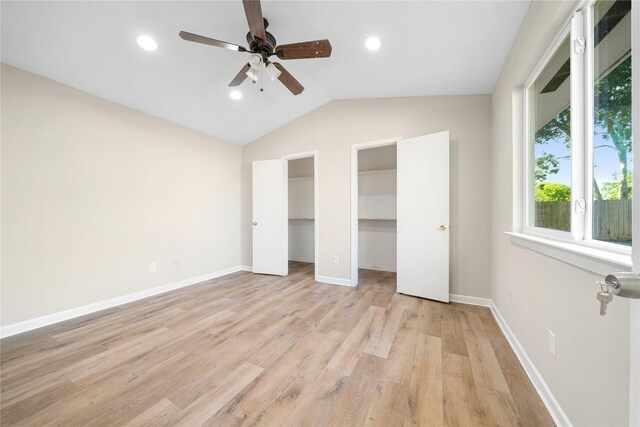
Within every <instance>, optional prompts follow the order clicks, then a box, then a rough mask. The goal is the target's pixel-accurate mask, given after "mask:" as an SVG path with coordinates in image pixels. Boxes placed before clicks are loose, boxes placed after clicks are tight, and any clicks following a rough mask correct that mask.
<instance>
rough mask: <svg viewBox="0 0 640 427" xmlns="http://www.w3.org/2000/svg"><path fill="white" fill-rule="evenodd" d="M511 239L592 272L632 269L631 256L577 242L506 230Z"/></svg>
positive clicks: (608, 272)
mask: <svg viewBox="0 0 640 427" xmlns="http://www.w3.org/2000/svg"><path fill="white" fill-rule="evenodd" d="M505 234H507V235H508V236H510V237H511V241H512V242H513V243H515V244H517V245H519V246H522V247H525V248H527V249H531V250H533V251H536V252H539V253H541V254H544V255H547V256H549V257H551V258H555V259H558V260H560V261H562V262H566V263H567V264H571V265H575V266H576V267H580V268H582V269H584V270H587V271H590V272H592V273H596V274H600V275H603V276H605V275H607V274H610V273H613V272H616V271H631V267H632V263H631V256H630V255H625V254H620V253H615V252H610V251H607V250H603V249H598V248H591V247H588V246H583V245H578V244H575V243H566V242H560V241H556V240H552V239H549V238H545V237H538V236H532V235H530V234H523V233H513V232H505Z"/></svg>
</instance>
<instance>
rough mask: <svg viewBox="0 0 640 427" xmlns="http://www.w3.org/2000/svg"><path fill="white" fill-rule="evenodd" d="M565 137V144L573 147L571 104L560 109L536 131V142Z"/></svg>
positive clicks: (541, 142) (546, 141) (540, 142)
mask: <svg viewBox="0 0 640 427" xmlns="http://www.w3.org/2000/svg"><path fill="white" fill-rule="evenodd" d="M558 139H563V140H564V143H565V146H566V147H567V148H571V106H567V107H566V108H565V109H564V110H562V111H560V112H559V113H558V115H557V116H555V117H554V118H553V119H551V120H550V121H549V122H548V123H547V124H545V125H544V126H542V127H541V128H540V129H538V131H537V132H536V144H547V143H548V142H549V141H555V140H558Z"/></svg>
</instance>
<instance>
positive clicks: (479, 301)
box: [449, 294, 493, 307]
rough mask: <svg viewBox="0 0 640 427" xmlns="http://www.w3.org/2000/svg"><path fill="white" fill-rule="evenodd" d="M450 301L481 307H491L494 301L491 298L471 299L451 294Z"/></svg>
mask: <svg viewBox="0 0 640 427" xmlns="http://www.w3.org/2000/svg"><path fill="white" fill-rule="evenodd" d="M449 301H451V302H459V303H461V304H469V305H479V306H481V307H491V305H492V304H493V301H491V299H489V298H478V297H469V296H466V295H457V294H449Z"/></svg>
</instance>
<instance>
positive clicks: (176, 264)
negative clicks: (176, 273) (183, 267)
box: [173, 258, 180, 268]
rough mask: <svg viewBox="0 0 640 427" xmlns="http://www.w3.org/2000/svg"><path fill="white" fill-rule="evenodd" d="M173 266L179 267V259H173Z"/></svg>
mask: <svg viewBox="0 0 640 427" xmlns="http://www.w3.org/2000/svg"><path fill="white" fill-rule="evenodd" d="M173 268H180V260H179V259H177V258H176V259H174V260H173Z"/></svg>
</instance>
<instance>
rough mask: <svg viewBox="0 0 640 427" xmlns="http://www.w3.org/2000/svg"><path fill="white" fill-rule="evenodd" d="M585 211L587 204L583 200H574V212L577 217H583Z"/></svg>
mask: <svg viewBox="0 0 640 427" xmlns="http://www.w3.org/2000/svg"><path fill="white" fill-rule="evenodd" d="M586 210H587V202H586V201H585V200H584V199H578V200H576V204H575V212H576V213H577V214H578V215H584V213H585V211H586Z"/></svg>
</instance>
